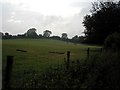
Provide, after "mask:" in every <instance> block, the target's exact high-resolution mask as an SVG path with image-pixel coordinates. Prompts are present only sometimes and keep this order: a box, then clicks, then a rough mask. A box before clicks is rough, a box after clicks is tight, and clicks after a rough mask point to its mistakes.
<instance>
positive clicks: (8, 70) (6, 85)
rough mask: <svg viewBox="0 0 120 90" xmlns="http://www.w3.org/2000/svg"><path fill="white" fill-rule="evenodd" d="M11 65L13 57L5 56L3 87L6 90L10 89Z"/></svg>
mask: <svg viewBox="0 0 120 90" xmlns="http://www.w3.org/2000/svg"><path fill="white" fill-rule="evenodd" d="M12 64H13V56H7V64H6V71H5V83H4V87H3V88H6V89H9V88H11V85H10V79H11V72H12Z"/></svg>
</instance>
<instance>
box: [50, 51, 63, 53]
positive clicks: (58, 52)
mask: <svg viewBox="0 0 120 90" xmlns="http://www.w3.org/2000/svg"><path fill="white" fill-rule="evenodd" d="M49 53H55V54H65V53H64V52H51V51H50V52H49Z"/></svg>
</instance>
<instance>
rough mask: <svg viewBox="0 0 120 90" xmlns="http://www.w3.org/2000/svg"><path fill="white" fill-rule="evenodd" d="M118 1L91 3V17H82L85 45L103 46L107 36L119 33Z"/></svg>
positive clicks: (119, 7)
mask: <svg viewBox="0 0 120 90" xmlns="http://www.w3.org/2000/svg"><path fill="white" fill-rule="evenodd" d="M119 17H120V1H118V2H114V1H109V2H106V1H98V2H95V3H93V8H92V10H91V15H86V16H85V17H84V21H83V25H84V26H85V31H84V32H85V35H86V42H87V43H95V44H103V43H104V40H105V39H106V37H107V36H108V35H109V34H112V33H115V32H117V33H120V23H119V21H120V18H119Z"/></svg>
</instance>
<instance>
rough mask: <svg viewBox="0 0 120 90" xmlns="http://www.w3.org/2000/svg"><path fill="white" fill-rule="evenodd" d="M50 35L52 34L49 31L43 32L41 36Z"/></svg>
mask: <svg viewBox="0 0 120 90" xmlns="http://www.w3.org/2000/svg"><path fill="white" fill-rule="evenodd" d="M50 34H52V32H51V31H49V30H45V31H44V32H43V36H44V37H50Z"/></svg>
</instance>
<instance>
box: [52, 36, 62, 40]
mask: <svg viewBox="0 0 120 90" xmlns="http://www.w3.org/2000/svg"><path fill="white" fill-rule="evenodd" d="M50 38H52V39H57V40H60V39H61V38H60V37H59V36H52V37H50Z"/></svg>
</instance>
